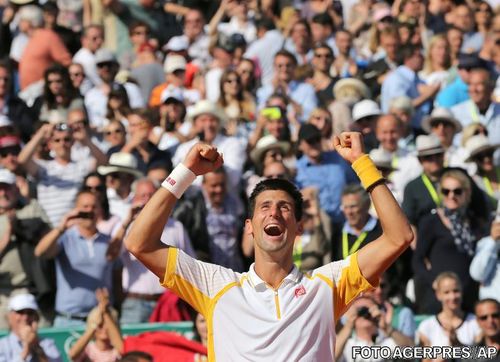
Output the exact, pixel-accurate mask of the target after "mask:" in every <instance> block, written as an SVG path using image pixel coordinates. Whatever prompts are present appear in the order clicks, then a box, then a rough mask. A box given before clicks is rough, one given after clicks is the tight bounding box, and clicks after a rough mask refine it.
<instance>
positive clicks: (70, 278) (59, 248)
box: [35, 191, 116, 327]
mask: <svg viewBox="0 0 500 362" xmlns="http://www.w3.org/2000/svg"><path fill="white" fill-rule="evenodd" d="M98 205H99V199H98V197H97V196H96V195H95V194H93V193H92V192H91V191H80V192H79V193H78V194H77V197H76V202H75V208H74V209H73V210H71V211H70V212H68V213H67V214H66V216H65V217H64V218H63V220H62V222H61V224H60V225H59V226H58V227H57V228H55V229H53V230H52V231H50V232H49V233H48V234H47V235H45V236H44V237H43V238H42V240H40V242H39V243H38V245H37V246H36V248H35V255H36V256H41V257H45V258H54V259H55V263H56V283H57V291H56V304H55V309H56V319H55V320H54V326H56V327H63V326H84V325H85V320H86V317H87V314H88V313H89V311H90V310H91V309H92V308H93V307H95V306H96V305H97V299H96V297H95V294H94V292H95V290H96V289H97V288H107V289H108V290H110V291H112V290H113V285H116V284H115V283H113V281H112V277H113V270H114V269H115V264H114V263H110V262H109V261H108V260H107V258H106V251H107V249H108V245H109V238H110V237H109V236H107V235H104V234H101V233H100V232H98V231H97V227H96V223H97V215H96V211H97V209H98V207H99V206H98Z"/></svg>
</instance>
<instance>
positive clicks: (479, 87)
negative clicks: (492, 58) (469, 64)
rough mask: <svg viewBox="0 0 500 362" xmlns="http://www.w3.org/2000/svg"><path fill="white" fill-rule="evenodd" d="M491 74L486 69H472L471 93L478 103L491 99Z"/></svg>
mask: <svg viewBox="0 0 500 362" xmlns="http://www.w3.org/2000/svg"><path fill="white" fill-rule="evenodd" d="M489 81H490V80H489V74H488V72H486V71H472V72H471V73H470V76H469V95H470V98H471V99H472V101H473V102H474V103H476V104H480V103H483V102H485V101H486V100H489V99H491V93H492V89H491V87H490V86H489V85H488V83H489Z"/></svg>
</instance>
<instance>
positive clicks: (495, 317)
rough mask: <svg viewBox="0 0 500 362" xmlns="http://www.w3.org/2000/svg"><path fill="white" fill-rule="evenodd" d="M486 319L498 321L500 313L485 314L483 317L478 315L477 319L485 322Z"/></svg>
mask: <svg viewBox="0 0 500 362" xmlns="http://www.w3.org/2000/svg"><path fill="white" fill-rule="evenodd" d="M488 317H491V318H492V319H498V318H500V312H496V313H491V314H485V315H478V316H477V319H479V320H480V321H485V320H487V319H488Z"/></svg>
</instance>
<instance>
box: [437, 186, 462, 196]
mask: <svg viewBox="0 0 500 362" xmlns="http://www.w3.org/2000/svg"><path fill="white" fill-rule="evenodd" d="M441 193H442V194H443V195H444V196H446V197H447V196H448V195H449V194H454V195H455V196H462V194H463V193H464V189H462V188H460V187H458V188H456V189H447V188H444V187H443V188H441Z"/></svg>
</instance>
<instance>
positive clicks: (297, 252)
mask: <svg viewBox="0 0 500 362" xmlns="http://www.w3.org/2000/svg"><path fill="white" fill-rule="evenodd" d="M293 263H294V264H295V266H296V267H297V268H298V269H299V270H300V267H301V266H302V236H299V237H298V239H297V241H296V242H295V244H293Z"/></svg>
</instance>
